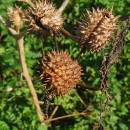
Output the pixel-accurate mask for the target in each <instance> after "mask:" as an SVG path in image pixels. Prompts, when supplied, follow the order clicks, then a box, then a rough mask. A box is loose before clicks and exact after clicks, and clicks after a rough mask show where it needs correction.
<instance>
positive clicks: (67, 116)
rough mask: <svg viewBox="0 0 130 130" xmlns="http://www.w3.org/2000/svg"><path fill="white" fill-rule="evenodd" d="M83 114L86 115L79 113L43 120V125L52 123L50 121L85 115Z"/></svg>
mask: <svg viewBox="0 0 130 130" xmlns="http://www.w3.org/2000/svg"><path fill="white" fill-rule="evenodd" d="M85 114H86V113H84V112H81V113H74V114H70V115H65V116H60V117H56V118H53V119H48V120H45V123H47V122H52V121H56V120H61V119H64V118H69V117H73V116H79V115H85Z"/></svg>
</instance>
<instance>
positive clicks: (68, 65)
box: [40, 51, 82, 96]
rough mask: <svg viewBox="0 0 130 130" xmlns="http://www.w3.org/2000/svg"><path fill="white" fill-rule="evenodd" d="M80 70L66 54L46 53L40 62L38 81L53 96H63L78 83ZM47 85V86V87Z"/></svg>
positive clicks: (75, 62)
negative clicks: (41, 82) (45, 86)
mask: <svg viewBox="0 0 130 130" xmlns="http://www.w3.org/2000/svg"><path fill="white" fill-rule="evenodd" d="M81 71H82V69H81V67H80V66H79V65H78V63H77V61H73V60H72V59H71V57H70V55H69V54H68V53H66V52H62V51H61V52H56V51H53V52H52V53H48V55H47V57H46V58H45V60H43V62H42V73H41V75H40V79H41V80H44V81H45V82H46V84H47V86H49V87H48V89H49V90H51V93H53V95H55V96H60V95H65V94H67V93H69V92H70V90H71V89H73V88H74V87H75V86H76V84H77V83H78V82H79V81H80V79H81V75H82V72H81ZM48 84H49V85H48Z"/></svg>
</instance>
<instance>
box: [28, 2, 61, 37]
mask: <svg viewBox="0 0 130 130" xmlns="http://www.w3.org/2000/svg"><path fill="white" fill-rule="evenodd" d="M26 21H27V22H28V23H29V24H30V25H31V27H32V28H31V31H32V32H35V33H37V34H43V35H45V34H46V33H47V34H49V35H53V34H58V33H59V31H60V28H61V26H62V24H63V19H62V16H61V13H60V12H59V11H58V10H57V9H56V8H55V7H54V5H53V4H52V3H49V2H46V0H45V1H43V0H39V1H37V2H34V3H33V6H32V7H30V9H29V10H28V12H27V13H26Z"/></svg>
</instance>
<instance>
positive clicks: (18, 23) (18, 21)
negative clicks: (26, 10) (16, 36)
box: [7, 6, 23, 31]
mask: <svg viewBox="0 0 130 130" xmlns="http://www.w3.org/2000/svg"><path fill="white" fill-rule="evenodd" d="M7 19H8V21H9V26H10V27H12V28H14V29H16V31H18V30H19V29H20V28H21V27H22V25H23V12H22V10H21V9H20V8H19V7H17V6H16V7H15V8H12V7H9V8H8V12H7Z"/></svg>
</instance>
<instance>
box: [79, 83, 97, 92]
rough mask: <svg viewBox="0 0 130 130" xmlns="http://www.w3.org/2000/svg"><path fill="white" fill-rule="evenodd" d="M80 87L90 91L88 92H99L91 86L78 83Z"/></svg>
mask: <svg viewBox="0 0 130 130" xmlns="http://www.w3.org/2000/svg"><path fill="white" fill-rule="evenodd" d="M77 86H78V87H81V88H84V89H88V90H93V91H98V90H99V89H97V88H94V87H92V86H90V85H86V84H82V83H78V84H77Z"/></svg>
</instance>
